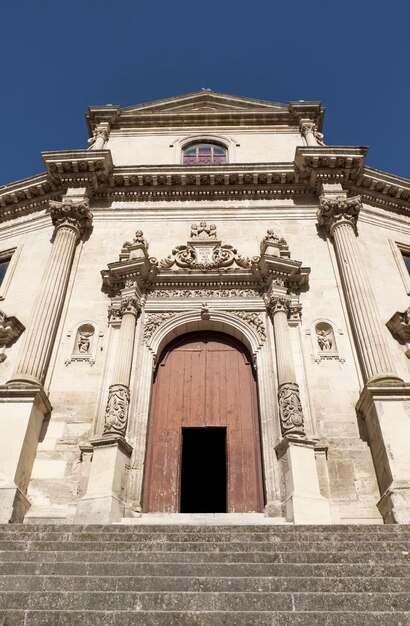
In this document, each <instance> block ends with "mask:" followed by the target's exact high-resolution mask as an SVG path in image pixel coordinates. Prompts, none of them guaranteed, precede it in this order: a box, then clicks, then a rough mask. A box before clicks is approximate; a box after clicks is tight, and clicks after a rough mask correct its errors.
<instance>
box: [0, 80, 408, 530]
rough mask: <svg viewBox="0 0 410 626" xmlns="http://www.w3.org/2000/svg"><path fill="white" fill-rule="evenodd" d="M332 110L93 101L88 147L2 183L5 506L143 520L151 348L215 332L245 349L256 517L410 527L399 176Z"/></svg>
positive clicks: (222, 99)
mask: <svg viewBox="0 0 410 626" xmlns="http://www.w3.org/2000/svg"><path fill="white" fill-rule="evenodd" d="M323 112H324V111H323V108H322V107H321V105H320V103H317V102H294V103H290V104H289V105H282V104H275V103H271V102H265V101H260V100H253V99H247V98H238V97H234V96H228V95H224V94H216V93H212V92H207V91H201V92H198V93H194V94H188V95H186V96H180V97H177V98H170V99H167V100H162V101H159V102H154V103H149V104H145V105H140V106H135V107H130V108H126V109H121V108H119V107H115V106H111V105H107V106H104V107H91V108H90V109H89V111H88V114H87V122H88V127H89V132H90V137H91V138H90V141H89V144H90V145H89V147H88V148H87V149H83V150H74V151H65V152H64V151H63V152H45V153H43V155H42V156H43V161H44V164H45V169H46V171H45V173H44V174H41V175H39V176H35V177H33V178H31V179H27V180H24V181H20V182H17V183H15V184H11V185H7V186H6V187H3V188H0V221H1V229H0V241H1V243H0V262H1V261H2V260H6V261H9V264H8V268H7V271H6V274H5V277H4V279H3V283H2V285H1V287H0V299H2V300H3V301H4V302H3V303H2V304H1V315H0V341H1V353H0V361H1V373H0V376H1V380H0V383H1V386H0V399H1V403H0V434H1V436H0V521H2V522H8V521H22V520H23V519H24V520H25V521H27V522H28V521H39V520H43V521H50V522H51V521H54V522H55V521H57V522H71V521H75V522H81V523H109V522H115V521H119V520H120V519H121V518H124V517H129V518H131V517H133V516H137V515H140V514H141V510H143V505H142V499H141V492H142V485H143V477H144V462H145V451H146V445H147V424H148V418H149V409H150V396H151V386H152V380H153V375H154V372H155V368H156V365H157V363H158V359H159V357H160V355H161V352H162V350H163V349H164V348H165V346H166V345H167V344H169V342H170V341H171V340H172V339H174V338H176V337H178V336H181V335H183V334H184V333H188V332H194V331H201V330H213V331H217V332H223V333H226V334H228V335H232V336H233V337H235V338H236V339H238V340H239V341H240V342H242V343H243V344H244V346H245V348H246V349H247V350H248V351H249V353H250V354H251V356H252V360H253V367H254V371H255V376H256V378H257V385H258V403H259V418H260V430H261V443H262V466H263V472H264V490H265V509H264V513H265V515H266V516H271V517H273V518H278V520H287V521H291V522H294V523H302V524H305V523H323V524H344V523H383V521H384V522H385V523H409V522H410V444H409V441H410V410H409V407H410V371H409V361H408V357H409V355H410V348H409V344H410V330H409V329H410V315H409V306H408V304H409V303H408V295H409V293H410V280H409V271H408V270H407V267H406V264H405V261H406V254H407V253H408V255H409V258H410V220H409V216H410V181H407V180H404V179H401V178H398V177H395V176H392V175H389V174H384V173H382V172H379V171H378V170H373V169H372V168H369V167H367V166H366V165H365V157H366V152H367V150H366V149H365V148H361V147H346V146H326V145H325V144H324V141H323V139H324V138H323V134H322V124H323ZM200 143H202V144H208V145H209V144H212V145H217V146H220V147H222V148H223V149H224V150H225V154H226V160H227V162H226V163H216V162H215V163H210V162H203V163H201V162H199V163H197V164H188V163H184V162H183V160H182V154H183V151H184V149H185V148H186V147H187V146H191V145H194V144H200ZM142 515H144V512H143V513H142Z"/></svg>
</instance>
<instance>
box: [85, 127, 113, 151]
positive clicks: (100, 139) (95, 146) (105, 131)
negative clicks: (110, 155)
mask: <svg viewBox="0 0 410 626" xmlns="http://www.w3.org/2000/svg"><path fill="white" fill-rule="evenodd" d="M109 136H110V125H109V123H108V122H101V123H100V124H98V126H96V127H95V129H94V133H93V136H92V137H90V139H89V140H88V143H89V144H90V147H89V150H103V149H104V146H105V143H106V142H107V141H108V137H109Z"/></svg>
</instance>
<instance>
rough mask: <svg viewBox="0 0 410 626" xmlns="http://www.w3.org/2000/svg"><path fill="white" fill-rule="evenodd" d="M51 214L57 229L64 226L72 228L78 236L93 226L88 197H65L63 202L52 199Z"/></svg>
mask: <svg viewBox="0 0 410 626" xmlns="http://www.w3.org/2000/svg"><path fill="white" fill-rule="evenodd" d="M50 215H51V219H52V222H53V225H54V226H55V228H56V230H57V229H59V228H63V227H68V228H72V229H74V230H75V231H76V232H77V236H78V237H81V236H82V235H83V233H84V231H85V230H86V229H87V228H89V227H90V226H91V224H92V219H93V214H92V213H91V211H90V204H89V201H88V199H87V198H84V199H83V200H71V199H69V198H65V199H64V200H63V201H62V202H55V201H54V200H51V201H50Z"/></svg>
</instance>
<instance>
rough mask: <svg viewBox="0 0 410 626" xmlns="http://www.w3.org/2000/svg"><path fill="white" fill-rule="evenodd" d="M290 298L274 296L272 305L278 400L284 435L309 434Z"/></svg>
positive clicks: (270, 306) (304, 435)
mask: <svg viewBox="0 0 410 626" xmlns="http://www.w3.org/2000/svg"><path fill="white" fill-rule="evenodd" d="M289 306H290V299H289V298H287V297H286V296H271V298H270V300H269V302H268V307H269V308H270V311H271V315H272V321H273V332H274V335H275V348H276V368H277V372H278V403H279V418H280V425H281V430H282V434H283V435H284V436H285V435H297V436H299V437H306V434H305V426H304V419H303V411H302V405H301V402H300V395H299V386H298V384H297V383H296V374H295V366H294V362H293V354H292V346H291V343H290V333H289V326H288V312H289Z"/></svg>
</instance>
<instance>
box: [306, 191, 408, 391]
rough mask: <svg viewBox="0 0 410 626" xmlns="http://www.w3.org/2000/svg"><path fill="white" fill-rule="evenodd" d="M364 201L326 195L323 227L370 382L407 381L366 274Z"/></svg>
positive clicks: (321, 217) (322, 201) (322, 200)
mask: <svg viewBox="0 0 410 626" xmlns="http://www.w3.org/2000/svg"><path fill="white" fill-rule="evenodd" d="M361 206H362V204H361V198H360V196H355V197H353V198H347V197H346V193H343V192H342V193H341V194H339V195H336V196H334V195H333V196H330V197H329V196H327V195H326V194H323V195H322V196H321V198H320V207H319V212H318V221H319V224H320V225H322V226H324V227H325V228H326V230H327V232H328V233H329V234H330V235H331V236H332V237H333V240H334V244H335V251H336V257H337V261H338V265H339V269H340V274H341V277H342V283H343V290H344V294H345V297H346V304H347V308H348V310H349V314H350V318H351V321H352V326H353V330H354V334H355V337H356V340H357V345H358V352H359V358H360V361H361V364H362V370H363V376H364V379H365V381H366V382H369V383H375V382H377V383H383V382H388V381H390V382H397V383H401V382H403V381H402V380H401V379H400V378H399V377H398V376H397V375H396V374H395V372H394V367H393V364H392V362H391V359H390V355H389V352H388V349H387V346H386V343H385V340H384V336H383V330H382V324H381V320H380V317H379V314H378V311H377V306H376V301H375V298H374V295H373V291H372V288H371V286H370V283H369V280H368V278H367V273H366V264H365V262H364V259H363V258H362V255H361V253H360V249H359V246H358V243H357V239H356V232H355V229H356V224H357V219H358V215H359V212H360V209H361Z"/></svg>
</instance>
